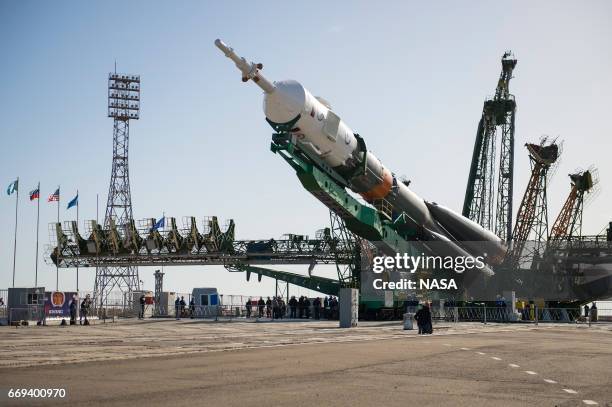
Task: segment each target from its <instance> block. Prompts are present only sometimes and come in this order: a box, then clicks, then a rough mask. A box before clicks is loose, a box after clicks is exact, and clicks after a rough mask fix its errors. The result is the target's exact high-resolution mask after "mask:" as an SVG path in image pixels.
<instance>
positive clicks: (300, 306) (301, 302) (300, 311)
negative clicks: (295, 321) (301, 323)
mask: <svg viewBox="0 0 612 407" xmlns="http://www.w3.org/2000/svg"><path fill="white" fill-rule="evenodd" d="M298 315H299V318H300V319H302V318H304V296H303V295H301V296H300V299H299V300H298Z"/></svg>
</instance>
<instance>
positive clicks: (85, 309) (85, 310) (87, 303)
mask: <svg viewBox="0 0 612 407" xmlns="http://www.w3.org/2000/svg"><path fill="white" fill-rule="evenodd" d="M90 307H91V296H90V295H89V294H87V295H86V296H85V299H84V300H83V302H82V303H81V317H82V318H84V319H85V322H81V321H80V320H79V323H82V324H83V325H89V320H88V319H87V315H88V314H89V308H90Z"/></svg>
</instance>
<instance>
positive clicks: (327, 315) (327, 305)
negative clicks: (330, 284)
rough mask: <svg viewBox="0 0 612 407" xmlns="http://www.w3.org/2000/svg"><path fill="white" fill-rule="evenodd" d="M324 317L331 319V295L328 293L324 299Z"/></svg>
mask: <svg viewBox="0 0 612 407" xmlns="http://www.w3.org/2000/svg"><path fill="white" fill-rule="evenodd" d="M323 317H325V319H329V297H328V296H327V295H326V296H325V299H324V300H323Z"/></svg>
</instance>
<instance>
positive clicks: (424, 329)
mask: <svg viewBox="0 0 612 407" xmlns="http://www.w3.org/2000/svg"><path fill="white" fill-rule="evenodd" d="M414 319H416V320H417V325H418V327H419V334H431V333H433V326H432V323H431V312H430V311H429V305H427V304H424V305H423V308H421V309H420V310H418V311H417V313H416V314H414Z"/></svg>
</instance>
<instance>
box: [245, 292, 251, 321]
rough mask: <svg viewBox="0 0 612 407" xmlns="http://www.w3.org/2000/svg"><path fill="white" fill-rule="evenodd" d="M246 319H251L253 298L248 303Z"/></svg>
mask: <svg viewBox="0 0 612 407" xmlns="http://www.w3.org/2000/svg"><path fill="white" fill-rule="evenodd" d="M246 313H247V314H246V317H247V318H251V297H249V299H248V300H247V302H246Z"/></svg>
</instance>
